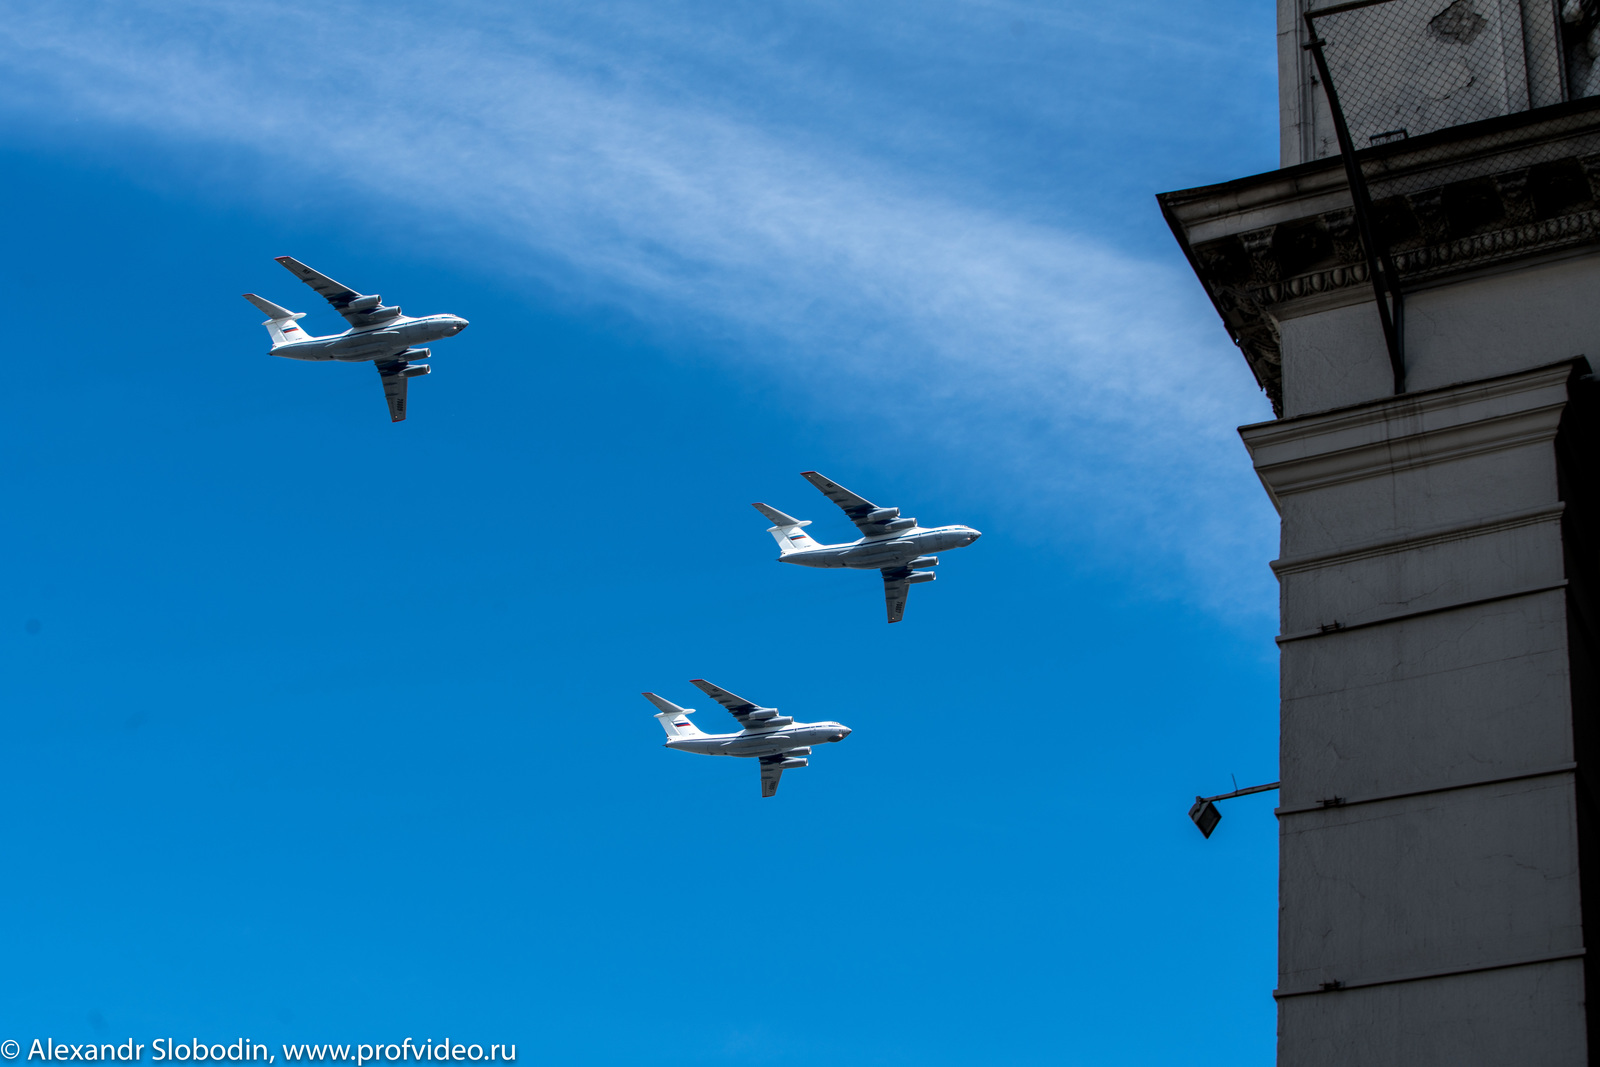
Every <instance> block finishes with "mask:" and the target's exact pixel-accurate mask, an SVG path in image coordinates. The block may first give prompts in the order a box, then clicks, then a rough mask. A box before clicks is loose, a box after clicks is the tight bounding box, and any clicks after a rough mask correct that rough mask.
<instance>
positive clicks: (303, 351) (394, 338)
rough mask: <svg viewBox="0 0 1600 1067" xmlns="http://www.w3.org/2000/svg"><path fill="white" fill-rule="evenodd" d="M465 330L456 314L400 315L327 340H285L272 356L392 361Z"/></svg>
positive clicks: (462, 320)
mask: <svg viewBox="0 0 1600 1067" xmlns="http://www.w3.org/2000/svg"><path fill="white" fill-rule="evenodd" d="M466 328H467V320H466V319H464V318H462V317H461V316H459V315H424V316H422V317H420V318H411V317H409V316H406V315H401V316H399V317H397V318H393V319H390V320H389V321H388V322H382V323H378V324H377V325H375V326H363V327H361V328H359V329H356V328H351V329H348V330H346V331H345V332H344V333H337V334H331V335H329V336H327V337H308V338H306V339H305V340H303V341H285V342H284V343H282V344H277V345H273V346H272V351H271V354H272V355H274V356H283V357H284V358H286V359H306V360H338V361H340V362H344V363H364V362H367V361H369V360H381V359H392V358H395V357H397V356H400V355H401V354H403V353H404V352H405V351H406V349H408V348H413V347H415V346H417V345H425V344H427V343H429V342H430V341H442V340H444V339H445V338H446V337H454V336H455V335H456V334H458V333H460V332H461V331H462V330H464V329H466Z"/></svg>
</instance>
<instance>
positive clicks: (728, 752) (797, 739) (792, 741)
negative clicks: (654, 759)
mask: <svg viewBox="0 0 1600 1067" xmlns="http://www.w3.org/2000/svg"><path fill="white" fill-rule="evenodd" d="M848 736H850V728H849V727H848V726H845V725H844V724H842V723H837V722H792V723H789V724H788V725H787V726H769V727H766V728H761V727H757V728H755V729H751V730H740V731H739V732H738V733H736V734H701V735H700V736H699V737H674V738H671V739H670V740H668V741H667V743H666V747H667V748H677V749H682V750H683V751H685V752H698V753H700V754H701V755H703V756H777V755H781V754H783V753H785V752H792V751H793V750H795V749H797V748H806V747H809V746H811V745H826V744H828V743H829V742H832V741H843V740H844V739H845V738H846V737H848Z"/></svg>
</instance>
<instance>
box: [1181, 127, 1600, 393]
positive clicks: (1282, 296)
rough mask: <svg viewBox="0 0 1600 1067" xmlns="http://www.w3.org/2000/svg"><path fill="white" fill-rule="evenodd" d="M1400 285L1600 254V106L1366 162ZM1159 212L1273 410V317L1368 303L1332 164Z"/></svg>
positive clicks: (1196, 197)
mask: <svg viewBox="0 0 1600 1067" xmlns="http://www.w3.org/2000/svg"><path fill="white" fill-rule="evenodd" d="M1361 158H1362V162H1363V166H1364V168H1365V169H1366V171H1367V173H1368V175H1369V179H1368V184H1369V186H1370V190H1371V194H1372V198H1373V200H1374V205H1375V207H1376V208H1377V210H1378V213H1379V215H1380V221H1381V224H1382V225H1381V231H1382V232H1381V233H1380V239H1381V240H1383V241H1384V242H1385V244H1386V245H1387V247H1388V248H1389V249H1390V251H1391V252H1392V253H1393V256H1394V261H1395V266H1396V268H1397V270H1398V272H1399V274H1400V279H1401V283H1402V285H1403V286H1405V285H1417V284H1435V283H1436V282H1437V281H1438V280H1441V279H1445V278H1449V277H1453V276H1456V275H1464V274H1467V273H1470V272H1473V271H1479V270H1483V269H1485V268H1490V267H1495V266H1498V265H1500V264H1502V263H1507V262H1510V261H1514V260H1520V259H1524V258H1528V257H1533V256H1543V255H1549V254H1553V253H1561V252H1568V251H1569V250H1573V249H1579V248H1582V247H1584V246H1590V245H1600V99H1585V100H1578V101H1572V102H1570V103H1567V104H1560V105H1557V106H1555V107H1549V108H1543V109H1540V110H1538V111H1530V112H1523V113H1520V114H1517V115H1510V116H1503V117H1501V118H1496V119H1490V120H1488V121H1485V122H1479V123H1472V124H1470V125H1466V126H1459V127H1454V128H1451V129H1448V130H1440V131H1438V132H1436V133H1432V134H1429V135H1427V136H1426V137H1419V138H1416V139H1414V140H1413V141H1409V142H1407V141H1402V142H1399V143H1398V144H1397V145H1386V146H1382V147H1381V148H1377V149H1369V150H1367V151H1364V152H1362V153H1361ZM1157 199H1158V201H1159V202H1160V204H1161V209H1162V213H1163V214H1164V215H1165V216H1166V219H1167V223H1168V225H1169V226H1171V228H1172V231H1173V234H1174V235H1175V236H1176V237H1177V239H1178V242H1179V244H1180V246H1181V247H1182V248H1183V251H1184V254H1185V255H1186V256H1187V257H1188V260H1189V264H1190V266H1191V267H1192V268H1193V269H1194V272H1195V274H1196V276H1198V277H1199V279H1200V281H1201V283H1202V284H1203V285H1204V286H1205V287H1206V291H1207V293H1208V295H1210V297H1211V301H1212V304H1213V306H1215V308H1216V310H1217V314H1218V315H1219V316H1220V317H1221V318H1222V321H1223V324H1224V326H1225V327H1226V328H1227V330H1228V334H1229V336H1230V337H1231V338H1232V339H1233V341H1234V343H1235V344H1237V345H1238V346H1239V348H1240V351H1241V352H1242V353H1243V354H1244V357H1245V359H1246V361H1247V362H1248V363H1249V365H1250V369H1251V371H1252V372H1253V373H1254V374H1255V377H1256V382H1257V384H1259V385H1260V386H1261V388H1262V389H1263V390H1264V391H1265V392H1266V394H1267V396H1268V399H1270V400H1271V402H1272V406H1273V411H1274V412H1276V413H1279V414H1281V413H1282V399H1283V390H1282V371H1281V364H1282V351H1281V341H1280V337H1279V332H1278V322H1279V321H1280V320H1281V319H1284V318H1292V317H1294V316H1296V315H1300V314H1305V313H1307V312H1308V311H1310V310H1313V309H1314V308H1316V307H1318V306H1322V305H1323V304H1325V302H1326V301H1327V300H1328V299H1330V298H1331V299H1335V300H1339V301H1341V302H1358V301H1363V300H1370V299H1371V294H1370V292H1368V291H1364V290H1365V288H1366V287H1367V286H1368V272H1367V265H1366V262H1365V256H1364V255H1363V252H1362V249H1361V243H1360V240H1359V238H1358V236H1357V232H1356V226H1355V216H1354V212H1353V209H1352V208H1351V206H1350V196H1349V189H1348V186H1347V185H1346V184H1345V178H1344V173H1343V170H1342V164H1341V163H1340V161H1339V160H1338V159H1321V160H1316V161H1314V162H1311V163H1305V164H1301V165H1299V166H1295V167H1289V168H1285V169H1283V170H1279V171H1271V172H1269V173H1266V174H1260V175H1255V176H1253V177H1249V178H1240V179H1237V180H1235V181H1231V182H1225V183H1223V184H1221V185H1213V186H1205V187H1203V188H1198V189H1188V190H1180V191H1177V192H1172V193H1163V194H1161V195H1160V196H1159V197H1158V198H1157Z"/></svg>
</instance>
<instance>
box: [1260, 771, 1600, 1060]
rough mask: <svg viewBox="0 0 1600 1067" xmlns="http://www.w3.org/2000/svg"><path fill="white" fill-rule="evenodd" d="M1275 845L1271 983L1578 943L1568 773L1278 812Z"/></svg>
mask: <svg viewBox="0 0 1600 1067" xmlns="http://www.w3.org/2000/svg"><path fill="white" fill-rule="evenodd" d="M1279 845H1280V850H1281V851H1280V855H1281V857H1282V859H1281V863H1282V876H1281V889H1280V895H1279V903H1280V906H1281V908H1282V915H1283V921H1282V923H1281V924H1280V927H1279V946H1278V952H1279V976H1278V987H1279V989H1280V991H1281V990H1295V989H1307V988H1316V987H1317V986H1318V985H1319V984H1320V983H1323V982H1333V981H1339V982H1344V983H1346V984H1354V983H1359V982H1370V981H1382V980H1389V979H1394V978H1406V977H1410V978H1416V977H1421V976H1423V975H1426V974H1428V973H1430V972H1439V971H1449V970H1466V969H1469V968H1475V967H1482V966H1485V965H1488V964H1493V963H1500V962H1506V961H1512V960H1527V959H1531V958H1535V957H1541V956H1548V955H1553V954H1558V953H1564V952H1578V951H1581V950H1582V949H1583V914H1582V910H1581V907H1580V901H1579V893H1578V884H1579V883H1578V828H1577V796H1576V782H1575V777H1574V775H1573V774H1571V773H1568V774H1565V775H1561V776H1558V777H1545V778H1533V779H1527V780H1524V781H1518V782H1506V783H1501V784H1498V785H1491V786H1480V787H1477V788H1473V789H1458V790H1453V791H1450V792H1445V793H1432V794H1428V795H1426V796H1418V797H1405V798H1401V799H1398V800H1390V801H1383V802H1380V803H1373V804H1360V805H1355V806H1351V807H1341V808H1326V809H1318V810H1315V811H1309V812H1303V813H1301V814H1298V815H1292V816H1291V815H1285V816H1283V818H1282V835H1281V838H1280V841H1279ZM1524 1062H1530V1063H1538V1062H1544V1061H1542V1060H1541V1059H1540V1058H1539V1057H1537V1056H1533V1057H1530V1058H1529V1059H1528V1060H1526V1061H1524Z"/></svg>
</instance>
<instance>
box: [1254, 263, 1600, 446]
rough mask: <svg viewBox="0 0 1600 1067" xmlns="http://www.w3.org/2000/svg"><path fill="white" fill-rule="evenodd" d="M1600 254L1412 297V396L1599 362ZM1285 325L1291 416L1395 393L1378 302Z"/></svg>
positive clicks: (1286, 400)
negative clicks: (1569, 362)
mask: <svg viewBox="0 0 1600 1067" xmlns="http://www.w3.org/2000/svg"><path fill="white" fill-rule="evenodd" d="M1597 293H1600V250H1595V251H1589V252H1586V253H1584V254H1582V255H1577V256H1573V257H1570V258H1564V259H1559V260H1555V261H1550V262H1546V263H1543V264H1539V265H1532V266H1530V265H1526V264H1521V265H1517V266H1516V267H1515V268H1514V269H1508V270H1505V271H1501V272H1497V273H1493V274H1488V275H1482V276H1478V277H1475V278H1468V279H1465V280H1461V281H1456V282H1452V283H1451V284H1449V285H1443V286H1439V287H1436V288H1431V289H1421V290H1417V291H1414V292H1410V293H1408V294H1407V295H1406V298H1405V334H1406V343H1405V356H1406V360H1405V362H1406V391H1407V392H1413V393H1415V392H1422V391H1424V390H1428V389H1437V388H1440V387H1441V386H1446V385H1454V384H1456V383H1459V382H1469V381H1476V380H1478V379H1480V378H1492V377H1495V376H1497V375H1502V374H1511V373H1513V372H1515V371H1519V370H1526V369H1528V368H1530V367H1538V366H1543V365H1545V364H1548V363H1553V362H1555V361H1556V360H1559V359H1567V358H1569V357H1571V356H1577V355H1586V356H1589V357H1591V359H1592V360H1593V361H1594V362H1595V364H1596V365H1597V366H1600V300H1596V299H1595V297H1596V295H1597ZM1283 310H1284V314H1285V316H1286V317H1283V318H1281V319H1280V320H1279V323H1278V329H1279V333H1280V335H1281V337H1282V345H1283V408H1284V416H1285V417H1286V418H1293V417H1295V416H1298V415H1306V414H1310V413H1313V412H1318V411H1331V410H1334V409H1336V408H1342V407H1349V406H1350V405H1353V404H1362V403H1366V402H1368V401H1372V400H1379V399H1382V398H1384V397H1388V396H1392V395H1393V394H1394V376H1393V373H1392V371H1391V370H1390V367H1389V353H1388V349H1387V347H1386V346H1385V345H1384V341H1383V329H1382V327H1381V326H1380V325H1379V320H1378V312H1377V308H1376V307H1375V306H1374V304H1373V302H1372V300H1370V299H1367V300H1363V301H1361V302H1360V303H1355V304H1346V305H1344V306H1340V307H1333V308H1325V309H1322V310H1311V311H1304V312H1300V313H1296V312H1297V311H1298V309H1283Z"/></svg>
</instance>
